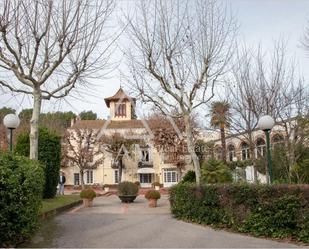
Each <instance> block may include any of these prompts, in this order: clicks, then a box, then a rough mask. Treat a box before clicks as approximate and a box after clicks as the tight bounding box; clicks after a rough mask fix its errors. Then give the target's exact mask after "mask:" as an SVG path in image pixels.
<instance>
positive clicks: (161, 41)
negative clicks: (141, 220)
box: [126, 0, 237, 184]
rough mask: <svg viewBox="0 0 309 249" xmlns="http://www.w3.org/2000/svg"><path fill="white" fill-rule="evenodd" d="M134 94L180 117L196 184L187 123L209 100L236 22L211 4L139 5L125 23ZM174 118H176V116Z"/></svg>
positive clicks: (224, 64)
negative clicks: (126, 23) (195, 111)
mask: <svg viewBox="0 0 309 249" xmlns="http://www.w3.org/2000/svg"><path fill="white" fill-rule="evenodd" d="M126 21H127V22H128V23H129V25H128V34H129V37H130V40H131V41H132V44H130V48H131V49H129V50H128V52H127V57H128V64H129V66H130V71H131V73H132V76H133V77H132V78H133V84H132V85H133V89H132V90H133V91H134V92H136V93H138V94H139V97H140V98H141V99H142V100H143V101H144V102H148V103H151V104H152V105H155V106H156V107H157V108H158V109H159V110H160V111H161V112H162V113H164V114H165V115H169V116H170V117H177V116H178V117H179V116H181V117H183V119H184V123H185V135H186V141H187V145H188V150H189V153H190V155H191V158H192V161H193V165H194V168H195V173H196V181H197V184H199V182H200V163H199V160H198V157H197V155H196V153H195V150H194V147H195V146H194V139H193V134H192V130H193V129H192V126H191V123H190V119H191V116H192V113H193V112H194V110H196V109H197V108H198V107H201V106H202V105H203V104H205V103H207V102H208V101H209V100H210V99H211V98H212V97H213V95H214V91H213V89H214V86H215V85H216V84H217V83H218V81H219V79H220V77H221V76H222V75H223V74H224V73H225V72H226V69H227V65H228V63H229V61H230V59H231V55H232V51H233V42H234V39H235V33H236V28H237V27H236V22H235V20H234V18H233V17H232V15H231V14H230V13H229V11H228V9H227V7H226V6H224V5H222V4H220V3H219V2H218V1H216V0H195V1H188V0H187V1H177V0H173V1H163V0H157V1H141V2H140V4H139V5H138V10H137V12H136V16H135V17H134V18H132V19H131V18H127V19H126ZM175 113H177V115H175Z"/></svg>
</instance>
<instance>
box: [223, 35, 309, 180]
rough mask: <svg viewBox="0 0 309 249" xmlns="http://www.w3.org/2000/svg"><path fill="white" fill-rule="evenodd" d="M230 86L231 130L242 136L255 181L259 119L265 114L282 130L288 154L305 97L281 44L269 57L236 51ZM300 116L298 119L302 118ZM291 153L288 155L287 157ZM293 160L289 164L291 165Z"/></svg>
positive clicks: (260, 51) (274, 48)
mask: <svg viewBox="0 0 309 249" xmlns="http://www.w3.org/2000/svg"><path fill="white" fill-rule="evenodd" d="M232 82H233V84H229V87H228V94H227V95H228V99H229V101H230V104H231V108H232V110H233V115H232V116H231V117H232V122H231V123H232V129H233V130H234V131H237V132H243V131H244V132H245V133H244V138H245V139H244V140H245V141H246V142H248V143H249V148H250V156H251V159H252V162H253V166H254V168H255V170H254V171H255V180H256V179H257V178H256V177H257V172H256V167H255V165H256V162H255V160H256V159H257V157H256V156H257V155H256V153H255V141H254V137H253V132H254V131H255V129H257V128H258V127H257V122H258V119H259V117H261V116H262V115H265V114H268V115H271V116H272V117H274V119H275V120H276V121H277V124H278V125H280V126H282V127H283V128H284V132H285V135H286V136H285V144H286V146H287V148H288V151H291V150H292V148H289V147H290V145H289V144H290V141H291V138H292V134H294V133H295V129H294V128H293V125H294V124H295V119H294V118H295V117H297V116H298V115H300V114H301V113H303V114H304V111H303V110H301V108H303V109H304V108H305V106H306V101H307V100H308V93H305V92H306V91H305V86H304V84H303V81H301V80H300V78H298V79H297V77H296V76H295V64H294V62H293V61H292V60H289V58H288V57H287V54H286V47H285V44H284V42H283V41H278V42H275V44H274V47H273V50H272V53H268V54H267V53H264V52H263V50H262V49H261V47H259V49H258V50H257V51H253V50H249V49H247V48H243V49H238V53H237V56H236V59H235V64H234V68H233V80H232ZM303 114H302V115H303ZM292 154H294V153H291V155H292ZM293 161H294V160H292V158H291V160H290V162H293Z"/></svg>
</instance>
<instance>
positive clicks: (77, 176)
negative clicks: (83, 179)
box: [74, 173, 80, 185]
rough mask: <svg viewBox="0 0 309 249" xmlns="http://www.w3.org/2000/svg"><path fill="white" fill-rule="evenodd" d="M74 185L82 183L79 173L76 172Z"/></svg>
mask: <svg viewBox="0 0 309 249" xmlns="http://www.w3.org/2000/svg"><path fill="white" fill-rule="evenodd" d="M74 185H80V182H79V173H74Z"/></svg>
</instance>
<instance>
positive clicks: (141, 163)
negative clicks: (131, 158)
mask: <svg viewBox="0 0 309 249" xmlns="http://www.w3.org/2000/svg"><path fill="white" fill-rule="evenodd" d="M138 167H139V168H152V167H153V162H151V161H139V162H138Z"/></svg>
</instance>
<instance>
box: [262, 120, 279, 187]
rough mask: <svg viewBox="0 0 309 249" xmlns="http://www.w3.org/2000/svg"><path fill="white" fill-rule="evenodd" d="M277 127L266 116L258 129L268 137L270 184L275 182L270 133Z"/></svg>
mask: <svg viewBox="0 0 309 249" xmlns="http://www.w3.org/2000/svg"><path fill="white" fill-rule="evenodd" d="M274 125H275V120H274V119H273V118H272V117H271V116H269V115H265V116H263V117H261V118H260V119H259V122H258V127H259V128H260V129H261V130H263V131H264V132H265V136H266V147H267V169H268V177H269V178H268V182H269V183H270V184H271V183H272V181H273V172H272V159H271V151H270V131H271V129H272V128H273V127H274Z"/></svg>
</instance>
